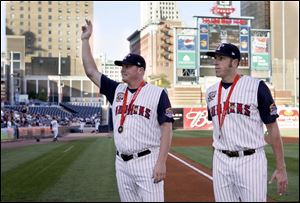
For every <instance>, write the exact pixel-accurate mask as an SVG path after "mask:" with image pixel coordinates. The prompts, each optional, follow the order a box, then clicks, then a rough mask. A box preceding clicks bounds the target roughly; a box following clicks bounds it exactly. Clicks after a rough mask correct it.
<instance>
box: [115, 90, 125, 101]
mask: <svg viewBox="0 0 300 203" xmlns="http://www.w3.org/2000/svg"><path fill="white" fill-rule="evenodd" d="M123 98H124V93H123V92H119V93H118V94H117V98H116V102H120V101H122V100H123Z"/></svg>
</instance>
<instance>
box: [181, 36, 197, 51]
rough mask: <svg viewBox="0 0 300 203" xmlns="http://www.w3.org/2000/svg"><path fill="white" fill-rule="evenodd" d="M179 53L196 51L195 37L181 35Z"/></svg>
mask: <svg viewBox="0 0 300 203" xmlns="http://www.w3.org/2000/svg"><path fill="white" fill-rule="evenodd" d="M177 44H178V51H195V44H196V43H195V36H190V35H179V36H178V42H177Z"/></svg>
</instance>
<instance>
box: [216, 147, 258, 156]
mask: <svg viewBox="0 0 300 203" xmlns="http://www.w3.org/2000/svg"><path fill="white" fill-rule="evenodd" d="M221 152H222V153H224V154H226V155H227V156H229V157H239V156H240V154H239V151H228V150H221ZM242 152H243V154H244V156H248V155H251V154H254V153H255V149H248V150H245V151H242Z"/></svg>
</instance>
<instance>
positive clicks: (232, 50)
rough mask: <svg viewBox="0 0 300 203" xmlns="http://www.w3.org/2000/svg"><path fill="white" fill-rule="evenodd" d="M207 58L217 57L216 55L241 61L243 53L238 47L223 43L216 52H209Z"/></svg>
mask: <svg viewBox="0 0 300 203" xmlns="http://www.w3.org/2000/svg"><path fill="white" fill-rule="evenodd" d="M206 55H207V56H212V57H215V55H222V56H229V57H230V58H233V59H238V60H239V61H240V60H241V53H240V50H239V48H238V47H237V46H235V45H233V44H230V43H221V44H220V45H219V46H218V48H217V49H216V51H215V52H207V53H206Z"/></svg>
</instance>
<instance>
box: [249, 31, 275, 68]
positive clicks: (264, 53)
mask: <svg viewBox="0 0 300 203" xmlns="http://www.w3.org/2000/svg"><path fill="white" fill-rule="evenodd" d="M270 40H271V38H270V31H266V30H254V31H252V32H251V52H252V55H251V68H252V70H258V71H269V70H270V68H271V53H270Z"/></svg>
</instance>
